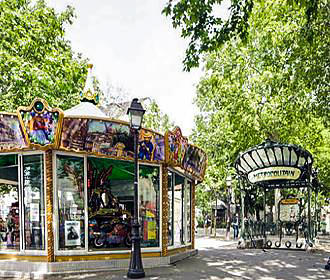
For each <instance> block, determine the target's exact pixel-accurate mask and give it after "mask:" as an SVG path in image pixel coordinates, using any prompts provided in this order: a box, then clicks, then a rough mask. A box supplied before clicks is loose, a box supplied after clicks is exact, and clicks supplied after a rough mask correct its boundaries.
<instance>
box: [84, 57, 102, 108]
mask: <svg viewBox="0 0 330 280" xmlns="http://www.w3.org/2000/svg"><path fill="white" fill-rule="evenodd" d="M87 67H88V73H87V78H86V83H85V87H84V90H83V92H82V93H81V99H80V100H81V101H82V102H91V103H93V104H95V105H97V104H98V103H99V95H98V94H97V93H96V92H95V91H94V86H93V76H92V68H93V64H88V65H87Z"/></svg>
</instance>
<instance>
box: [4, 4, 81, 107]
mask: <svg viewBox="0 0 330 280" xmlns="http://www.w3.org/2000/svg"><path fill="white" fill-rule="evenodd" d="M73 17H74V13H73V8H71V7H68V8H67V9H66V10H65V11H64V12H62V13H61V14H57V13H55V10H54V9H53V8H49V7H47V5H46V3H45V1H44V0H39V1H31V0H19V1H18V0H3V1H1V2H0V38H1V41H0V57H1V59H0V111H13V110H15V109H16V108H17V107H18V106H20V105H29V104H30V103H31V102H32V100H33V99H34V98H35V97H42V98H44V99H46V100H47V101H48V102H49V104H50V106H54V107H55V106H56V107H61V108H62V109H67V108H70V107H72V106H73V105H75V104H77V103H78V102H79V92H80V91H81V90H82V87H83V84H84V81H85V77H86V73H87V68H86V61H85V60H83V59H82V57H81V55H78V56H75V54H74V53H73V51H72V49H71V46H70V43H69V42H68V41H67V40H65V39H64V33H65V25H66V24H71V23H72V19H73Z"/></svg>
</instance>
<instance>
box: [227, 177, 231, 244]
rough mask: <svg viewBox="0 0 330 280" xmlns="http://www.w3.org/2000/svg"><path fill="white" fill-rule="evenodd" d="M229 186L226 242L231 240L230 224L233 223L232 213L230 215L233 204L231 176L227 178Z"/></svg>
mask: <svg viewBox="0 0 330 280" xmlns="http://www.w3.org/2000/svg"><path fill="white" fill-rule="evenodd" d="M226 185H227V225H226V240H230V223H231V213H230V202H231V176H230V175H229V176H228V177H227V178H226Z"/></svg>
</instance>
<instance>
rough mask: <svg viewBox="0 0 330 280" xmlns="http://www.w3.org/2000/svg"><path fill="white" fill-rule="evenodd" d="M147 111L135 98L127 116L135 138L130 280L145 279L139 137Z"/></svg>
mask: <svg viewBox="0 0 330 280" xmlns="http://www.w3.org/2000/svg"><path fill="white" fill-rule="evenodd" d="M144 112H145V110H144V109H143V107H142V105H141V103H140V102H139V101H138V99H137V98H134V99H133V100H132V103H131V107H129V108H128V110H127V114H128V115H129V118H130V127H131V129H132V131H133V137H134V213H133V223H132V251H131V260H130V264H129V269H128V272H127V277H128V278H134V279H137V278H143V277H145V273H144V269H143V265H142V258H141V239H140V224H139V221H138V187H139V184H138V152H137V148H138V147H137V146H138V137H139V130H140V128H141V124H142V119H143V115H144Z"/></svg>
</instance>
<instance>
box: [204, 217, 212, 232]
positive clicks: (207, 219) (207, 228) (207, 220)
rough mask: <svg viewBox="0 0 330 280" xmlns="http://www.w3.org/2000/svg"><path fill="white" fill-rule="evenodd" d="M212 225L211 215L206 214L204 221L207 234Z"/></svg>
mask: <svg viewBox="0 0 330 280" xmlns="http://www.w3.org/2000/svg"><path fill="white" fill-rule="evenodd" d="M210 225H211V220H210V217H209V216H208V215H206V217H205V221H204V230H205V236H206V235H208V232H209V226H210Z"/></svg>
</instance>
